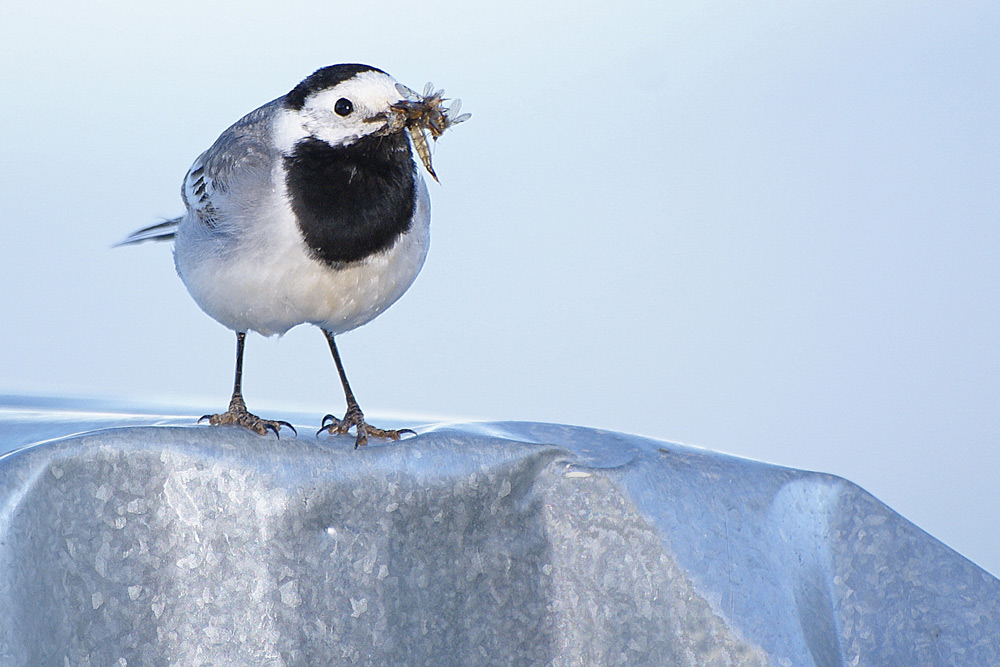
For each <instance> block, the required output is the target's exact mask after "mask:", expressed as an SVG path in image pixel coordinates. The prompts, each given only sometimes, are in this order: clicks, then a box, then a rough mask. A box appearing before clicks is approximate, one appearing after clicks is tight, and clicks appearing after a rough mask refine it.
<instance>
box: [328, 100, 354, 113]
mask: <svg viewBox="0 0 1000 667" xmlns="http://www.w3.org/2000/svg"><path fill="white" fill-rule="evenodd" d="M333 110H334V111H336V112H337V115H338V116H349V115H350V114H351V112H352V111H354V104H353V103H352V102H351V101H350V100H349V99H347V98H346V97H341V98H340V99H339V100H337V103H336V104H334V105H333Z"/></svg>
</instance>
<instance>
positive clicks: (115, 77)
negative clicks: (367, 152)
mask: <svg viewBox="0 0 1000 667" xmlns="http://www.w3.org/2000/svg"><path fill="white" fill-rule="evenodd" d="M29 4H30V7H29V6H28V5H29ZM279 4H280V6H281V9H278V5H279ZM538 4H539V3H535V2H523V3H518V2H505V3H492V5H491V6H480V5H479V4H475V3H415V2H402V3H393V2H380V3H361V2H352V3H335V2H286V3H263V2H239V3H232V4H227V3H211V2H184V1H182V2H170V3H166V4H162V5H156V4H155V3H142V4H141V6H137V5H140V3H125V2H121V3H116V2H96V3H87V4H85V5H81V4H79V3H72V2H68V1H67V2H45V1H44V0H43V1H41V2H36V3H6V4H5V5H4V6H3V7H2V8H0V59H2V63H3V66H2V67H0V79H2V80H0V88H2V90H3V91H4V93H3V99H4V104H3V106H2V109H0V146H2V147H3V150H4V155H3V159H2V160H0V204H2V207H0V210H2V215H3V224H2V231H3V246H4V251H5V253H4V255H5V259H4V261H3V262H2V263H0V280H2V284H3V285H4V288H3V289H2V291H0V312H2V313H3V321H4V323H5V326H4V335H3V339H2V340H3V344H2V345H0V392H8V393H11V392H13V393H35V394H45V395H70V396H88V397H90V396H92V397H101V398H112V399H115V398H123V399H124V398H128V399H132V400H140V401H149V402H157V403H166V404H175V405H182V406H187V407H189V409H190V410H191V411H192V412H193V413H198V414H200V413H202V412H209V411H216V410H221V409H222V408H224V407H225V404H226V402H227V401H228V397H229V391H230V389H231V382H232V370H233V346H234V337H233V334H232V333H231V332H229V331H228V330H226V329H224V328H222V327H221V326H220V325H218V324H216V323H215V322H213V321H212V320H210V319H209V318H208V317H207V316H206V315H204V314H203V313H201V311H199V310H198V308H197V307H196V306H195V304H194V302H193V301H191V300H190V298H189V297H188V296H187V293H186V292H185V290H184V287H183V285H182V284H181V282H180V281H179V280H178V279H177V277H176V276H175V275H174V272H173V266H172V260H171V257H170V249H169V247H167V246H163V245H160V246H156V245H148V244H147V245H144V246H140V247H135V248H125V249H116V250H112V249H111V248H110V246H111V244H112V243H114V242H115V241H117V240H118V239H120V238H121V237H122V236H124V235H125V234H126V233H128V232H130V231H132V230H133V229H135V228H137V227H139V226H142V225H146V224H150V223H151V222H155V221H156V220H158V219H160V218H163V217H170V216H174V215H177V214H179V213H180V212H181V202H180V198H179V194H178V191H179V187H180V182H181V178H182V177H183V175H184V173H185V171H186V170H187V168H188V166H189V165H190V163H191V162H192V161H193V159H194V158H195V157H196V156H197V155H198V154H199V153H200V152H201V151H202V150H204V149H205V148H207V147H208V146H209V145H210V144H211V143H212V141H213V140H214V139H215V137H216V136H217V135H218V134H219V133H220V132H221V131H222V130H223V129H225V127H226V126H228V125H229V124H230V123H232V122H233V121H235V120H236V119H238V118H239V117H240V116H241V115H243V114H244V113H246V112H248V111H250V110H251V109H253V108H255V107H256V106H258V105H260V104H262V103H264V102H267V101H268V100H270V99H272V98H274V97H277V96H279V95H282V94H284V93H285V92H287V90H288V89H290V88H291V87H292V86H293V85H294V84H295V83H297V82H298V81H299V80H300V79H301V78H303V77H304V76H305V75H307V74H308V73H310V72H311V71H312V70H314V69H316V68H318V67H320V66H323V65H327V64H331V63H336V62H345V61H360V62H366V63H369V64H372V65H376V66H378V67H381V68H383V69H386V70H387V71H389V72H390V73H392V74H393V75H394V76H395V77H396V78H398V79H399V80H401V81H402V82H404V83H406V84H408V85H409V86H411V87H413V88H420V87H421V86H422V85H423V84H424V82H426V81H427V80H432V81H434V83H435V84H438V85H439V86H442V87H444V88H445V89H446V90H447V91H448V93H450V94H454V95H456V96H459V97H461V98H462V99H463V101H464V103H465V105H464V106H465V110H468V111H471V112H472V113H473V119H472V121H470V122H469V123H468V124H465V125H462V126H460V127H458V128H456V129H455V130H454V132H452V133H449V134H448V135H446V136H445V137H444V138H443V139H442V140H441V142H440V143H439V145H438V149H437V153H436V158H435V166H436V168H437V171H438V174H439V175H440V176H441V181H442V185H440V186H438V185H436V184H432V185H431V197H432V201H433V223H432V247H431V253H430V256H429V258H428V261H427V265H426V266H425V268H424V272H423V273H422V274H421V276H420V278H418V280H417V282H416V284H415V285H414V287H413V288H412V289H411V290H410V292H409V293H408V294H407V295H406V296H404V297H403V299H402V300H401V301H400V302H399V303H398V304H397V305H396V306H394V307H393V308H392V309H390V310H389V311H388V312H387V313H386V314H385V315H383V316H382V317H381V318H379V319H378V320H376V321H375V322H373V323H372V324H370V325H368V326H366V327H363V328H362V329H360V330H358V331H356V332H353V333H351V334H348V335H346V336H344V337H343V338H342V340H341V352H342V355H343V357H344V361H345V364H346V366H347V371H348V374H349V376H350V378H351V381H352V384H353V386H354V389H355V393H356V394H357V396H358V399H359V400H360V402H361V405H362V407H363V408H364V409H365V410H366V412H368V413H369V414H370V415H378V414H382V415H412V416H413V419H414V420H415V421H416V423H420V422H425V421H429V420H434V419H439V418H473V419H491V420H494V419H495V420H507V419H513V420H533V421H553V422H567V423H574V424H581V425H587V426H596V427H602V428H608V429H614V430H622V431H628V432H633V433H640V434H644V435H650V436H653V437H657V438H662V439H667V440H675V441H682V442H686V443H690V444H697V445H702V446H705V447H708V448H711V449H716V450H720V451H724V452H730V453H733V454H738V455H741V456H747V457H751V458H755V459H760V460H765V461H771V462H775V463H780V464H784V465H790V466H795V467H803V468H808V469H813V470H820V471H824V472H830V473H834V474H838V475H842V476H844V477H847V478H848V479H851V480H852V481H855V482H857V483H859V484H861V485H862V486H863V487H865V488H866V489H868V490H869V491H871V492H872V493H874V494H875V495H876V496H878V497H879V498H881V499H882V500H884V501H885V502H887V503H888V504H890V505H891V506H892V507H893V508H895V509H896V510H898V511H899V512H901V513H902V514H903V515H904V516H906V517H907V518H909V519H911V520H912V521H914V522H915V523H917V524H918V525H920V526H921V527H923V528H924V529H926V530H927V531H928V532H930V533H931V534H933V535H935V536H936V537H938V538H940V539H942V540H943V541H945V542H946V543H947V544H949V545H951V546H952V547H954V548H956V549H957V550H958V551H960V552H961V553H963V554H965V555H966V556H968V557H970V558H971V559H973V560H974V561H976V562H977V563H979V564H980V565H982V566H984V567H986V568H987V569H989V570H990V571H992V572H994V573H1000V546H998V545H1000V539H998V535H997V529H996V527H997V524H998V518H1000V484H998V482H997V480H998V478H1000V453H998V445H1000V381H998V380H1000V345H998V343H997V341H998V339H1000V224H998V220H1000V68H998V67H997V64H998V62H1000V4H998V3H996V2H995V1H994V0H988V1H984V2H978V3H976V2H972V3H944V2H941V3H913V2H908V1H906V2H880V3H869V2H837V3H834V2H815V3H803V2H795V1H788V2H767V3H737V2H728V3H727V2H708V3H683V4H678V3H670V2H649V3H608V2H591V3H587V2H583V3H581V2H575V3H567V4H565V5H559V4H549V5H544V4H543V6H540V7H539V6H537V5H538ZM876 5H877V6H876ZM245 393H246V397H247V401H248V403H249V404H250V407H251V408H252V409H254V410H255V411H257V412H259V413H261V414H263V415H264V416H272V417H278V418H280V417H281V410H282V409H283V408H284V409H294V410H295V411H314V412H315V413H316V422H317V425H318V422H319V418H320V417H321V416H322V415H323V414H325V413H326V412H331V411H332V412H340V411H342V410H343V397H342V394H341V390H340V387H339V383H338V382H337V379H336V375H335V370H334V367H333V364H332V362H331V361H330V358H329V353H328V351H327V349H326V344H325V342H324V340H323V338H322V336H321V335H320V334H319V332H318V331H316V330H313V329H309V328H306V327H302V328H299V329H295V330H293V331H292V332H290V333H289V334H288V335H287V336H285V337H284V338H283V339H271V340H264V339H262V338H260V337H253V338H251V339H250V340H249V342H248V348H247V358H246V375H245Z"/></svg>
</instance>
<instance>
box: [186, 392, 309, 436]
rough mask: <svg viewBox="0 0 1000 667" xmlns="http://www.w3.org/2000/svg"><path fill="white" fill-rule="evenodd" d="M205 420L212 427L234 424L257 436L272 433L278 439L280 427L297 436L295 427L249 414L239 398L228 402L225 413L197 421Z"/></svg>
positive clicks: (234, 397)
mask: <svg viewBox="0 0 1000 667" xmlns="http://www.w3.org/2000/svg"><path fill="white" fill-rule="evenodd" d="M206 419H207V420H208V423H209V424H211V425H212V426H224V425H226V424H235V425H236V426H242V427H243V428H245V429H248V430H250V431H253V432H254V433H257V434H258V435H267V432H268V431H273V432H274V434H275V435H276V436H278V437H279V438H280V437H281V433H280V431H281V427H282V426H286V427H288V428H290V429H291V430H292V433H294V434H295V435H298V432H297V431H296V430H295V427H294V426H292V425H291V424H289V423H288V422H286V421H277V420H273V419H261V418H260V417H258V416H257V415H255V414H251V413H250V411H248V410H247V406H246V405H245V404H244V403H243V399H242V398H241V397H239V396H233V400H232V401H230V402H229V410H227V411H226V412H223V413H222V414H219V415H205V416H204V417H202V418H201V419H199V420H198V423H199V424H200V423H201V422H203V421H205V420H206Z"/></svg>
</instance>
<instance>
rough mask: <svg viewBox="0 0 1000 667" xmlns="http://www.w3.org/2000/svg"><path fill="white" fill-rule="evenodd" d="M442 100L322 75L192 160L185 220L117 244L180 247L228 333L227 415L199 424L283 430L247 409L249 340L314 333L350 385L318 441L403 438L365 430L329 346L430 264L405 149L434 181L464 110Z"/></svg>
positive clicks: (185, 267) (186, 274)
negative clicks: (232, 368)
mask: <svg viewBox="0 0 1000 667" xmlns="http://www.w3.org/2000/svg"><path fill="white" fill-rule="evenodd" d="M442 93H443V91H436V92H434V91H433V87H432V86H431V85H430V84H428V87H427V88H426V89H425V90H424V94H423V95H418V94H416V93H414V92H413V91H412V90H410V89H409V88H406V87H405V86H402V85H400V84H397V83H396V82H395V80H394V79H393V78H392V77H391V76H389V75H388V74H386V73H385V72H383V71H382V70H379V69H376V68H374V67H369V66H366V65H356V64H346V65H332V66H330V67H324V68H322V69H320V70H317V71H316V72H314V73H313V74H311V75H310V76H309V77H307V78H306V79H305V80H303V81H302V82H301V83H299V84H298V85H297V86H295V88H293V89H292V90H291V92H289V93H288V94H287V95H285V96H283V97H279V98H278V99H276V100H274V101H272V102H269V103H268V104H265V105H264V106H262V107H260V108H259V109H257V110H255V111H252V112H250V113H249V114H247V115H246V116H244V117H243V118H242V119H240V120H239V121H237V122H236V123H235V124H234V125H232V126H231V127H230V128H229V129H227V130H226V131H225V132H223V133H222V135H221V136H220V137H219V138H218V139H217V140H216V141H215V143H214V144H212V147H211V148H209V149H208V150H207V151H205V152H204V153H202V154H201V155H200V156H198V159H197V160H195V161H194V164H193V165H191V169H190V170H189V171H188V173H187V176H185V178H184V184H183V186H182V189H181V197H182V198H183V200H184V205H185V207H186V208H187V212H186V213H185V214H184V215H182V216H181V217H179V218H176V219H174V220H168V221H166V222H163V223H160V224H157V225H153V226H151V227H146V228H144V229H140V230H139V231H137V232H135V233H134V234H132V235H131V236H129V237H127V238H126V239H125V240H124V241H122V242H121V243H122V244H131V243H139V242H142V241H147V240H169V239H173V240H174V263H175V265H176V267H177V273H178V274H179V275H180V277H181V280H183V281H184V285H185V286H187V289H188V291H189V292H190V293H191V296H192V297H193V298H194V300H195V301H196V302H197V303H198V305H199V306H200V307H201V309H202V310H204V311H205V312H206V313H208V315H210V316H211V317H212V318H214V319H215V320H217V321H218V322H220V323H221V324H223V325H225V326H227V327H229V328H230V329H232V330H233V331H235V332H236V381H235V383H234V387H233V396H232V400H231V401H230V403H229V409H228V410H227V411H226V412H225V413H223V414H216V415H206V416H205V417H203V419H208V420H209V422H210V423H211V424H213V425H218V424H238V425H240V426H243V427H245V428H248V429H250V430H252V431H254V432H256V433H259V434H261V435H263V434H265V433H267V432H268V430H271V431H274V433H275V434H278V433H279V431H280V429H281V427H282V426H287V427H289V428H291V429H292V430H293V431H294V428H293V427H292V426H291V424H289V423H288V422H284V421H275V420H268V419H261V418H260V417H257V416H256V415H253V414H251V413H250V412H249V411H248V410H247V408H246V404H245V403H244V401H243V395H242V388H241V384H242V371H243V347H244V343H245V340H246V334H247V332H248V331H256V332H258V333H260V334H263V335H265V336H271V335H274V334H283V333H285V332H286V331H288V330H289V329H291V328H292V327H294V326H296V325H299V324H304V323H309V324H314V325H316V326H317V327H319V328H320V329H322V330H323V333H324V334H325V335H326V339H327V341H328V342H329V344H330V352H331V353H332V354H333V361H334V363H335V364H336V365H337V372H338V373H339V375H340V381H341V383H342V384H343V387H344V395H345V397H346V399H347V411H346V413H345V414H344V418H343V419H337V418H336V417H334V416H333V415H327V416H326V417H324V418H323V421H322V424H321V428H320V431H319V432H320V433H322V432H323V431H329V432H330V433H346V432H347V431H348V429H350V428H351V427H354V429H355V432H356V435H357V437H356V440H355V447H358V446H360V445H364V444H365V442H366V441H367V439H368V436H369V435H371V436H375V437H381V438H391V439H393V440H397V439H399V436H400V434H401V433H403V432H411V433H412V431H407V430H406V429H404V430H402V431H393V430H384V429H379V428H375V427H373V426H369V425H368V424H367V423H365V419H364V414H363V413H362V412H361V408H359V407H358V402H357V401H356V400H355V398H354V394H353V393H352V392H351V387H350V385H349V384H348V382H347V375H346V374H345V373H344V366H343V364H342V363H341V361H340V354H339V353H338V352H337V345H336V343H335V342H334V337H335V336H336V335H337V334H340V333H343V332H345V331H350V330H351V329H354V328H356V327H359V326H361V325H362V324H365V323H367V322H369V321H371V320H372V319H373V318H375V317H377V316H378V315H379V314H380V313H382V312H383V311H384V310H385V309H386V308H388V307H389V306H391V305H392V304H393V303H394V302H395V301H396V300H397V299H399V297H401V296H402V295H403V292H405V291H406V290H407V289H408V288H409V287H410V285H411V284H412V283H413V281H414V279H415V278H416V277H417V273H419V271H420V268H421V267H422V266H423V263H424V258H425V257H426V256H427V246H428V240H429V225H430V199H429V197H428V194H427V186H426V184H425V183H424V179H423V177H422V176H421V174H420V173H419V171H418V166H417V163H416V161H415V160H414V156H413V150H412V149H411V140H412V148H413V149H416V152H417V155H418V157H419V158H420V159H421V161H422V162H423V164H424V166H425V167H426V169H427V170H428V172H429V173H430V174H431V175H432V176H434V177H435V179H436V178H437V177H436V175H435V174H434V170H433V167H432V166H431V161H430V151H429V150H428V144H427V136H426V133H427V132H429V133H430V135H431V136H432V138H433V139H437V137H438V136H440V134H441V133H442V132H444V130H446V129H447V128H448V127H450V126H451V125H454V124H456V123H459V122H461V121H463V120H465V119H466V118H468V114H463V115H461V116H458V115H457V112H458V104H459V103H458V100H455V102H454V103H453V104H452V105H451V107H450V108H445V107H444V106H443V103H442V102H443V98H442V97H441V95H442Z"/></svg>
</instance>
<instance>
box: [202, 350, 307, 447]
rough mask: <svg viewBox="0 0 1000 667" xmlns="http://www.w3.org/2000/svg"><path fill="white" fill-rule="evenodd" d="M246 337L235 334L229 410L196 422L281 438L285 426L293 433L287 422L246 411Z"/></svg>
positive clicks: (293, 428) (293, 429)
mask: <svg viewBox="0 0 1000 667" xmlns="http://www.w3.org/2000/svg"><path fill="white" fill-rule="evenodd" d="M246 337H247V335H246V333H245V332H242V331H237V332H236V381H235V382H234V383H233V397H232V398H231V399H230V401H229V410H227V411H226V412H224V413H222V414H221V415H205V416H204V417H202V418H201V419H199V420H198V421H199V422H201V421H203V420H205V419H207V420H208V423H209V424H211V425H212V426H220V425H223V424H236V425H237V426H242V427H243V428H246V429H249V430H251V431H253V432H254V433H258V434H260V435H266V434H267V432H268V431H274V434H275V435H276V436H278V437H281V434H280V433H279V431H281V427H282V426H287V427H288V428H290V429H292V433H295V427H294V426H292V425H291V424H289V423H288V422H284V421H274V420H271V419H261V418H260V417H258V416H257V415H254V414H251V413H250V412H249V411H248V410H247V406H246V403H244V402H243V389H242V387H243V346H244V345H245V343H246Z"/></svg>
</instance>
